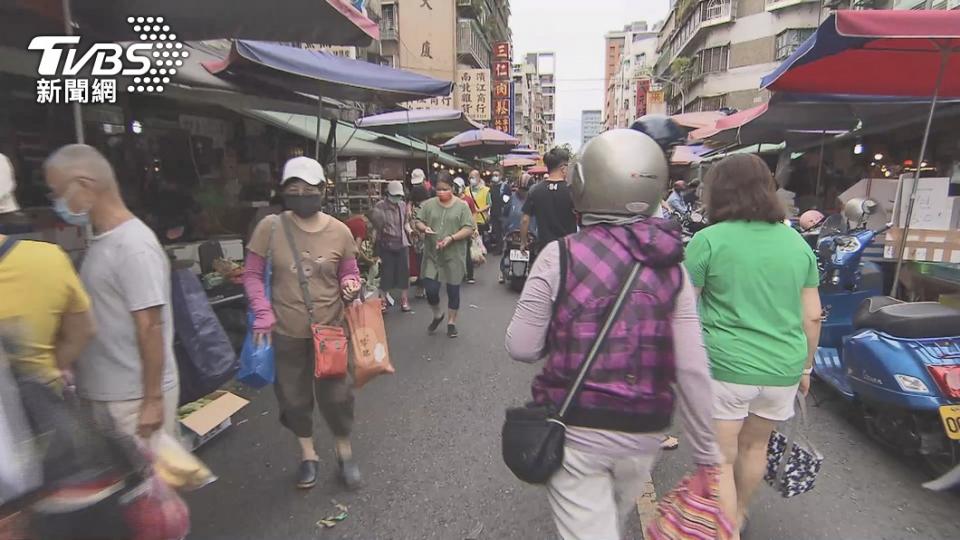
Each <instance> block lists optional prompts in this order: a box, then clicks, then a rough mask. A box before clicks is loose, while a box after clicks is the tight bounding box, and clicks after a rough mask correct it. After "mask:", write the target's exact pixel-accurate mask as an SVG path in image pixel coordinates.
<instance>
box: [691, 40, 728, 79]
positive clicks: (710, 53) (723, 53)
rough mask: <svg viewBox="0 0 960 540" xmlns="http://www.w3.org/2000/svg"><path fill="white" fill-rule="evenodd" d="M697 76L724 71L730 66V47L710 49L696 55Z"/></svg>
mask: <svg viewBox="0 0 960 540" xmlns="http://www.w3.org/2000/svg"><path fill="white" fill-rule="evenodd" d="M697 58H698V61H697V74H698V75H703V74H705V73H716V72H718V71H726V70H727V67H728V66H729V64H730V47H729V46H727V45H724V46H722V47H712V48H710V49H704V50H702V51H700V52H699V53H698V54H697Z"/></svg>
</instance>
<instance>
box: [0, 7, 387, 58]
mask: <svg viewBox="0 0 960 540" xmlns="http://www.w3.org/2000/svg"><path fill="white" fill-rule="evenodd" d="M71 11H72V13H71V14H72V18H73V21H74V23H75V24H76V25H77V26H78V27H79V28H78V31H77V34H78V35H81V36H83V37H84V38H88V39H97V40H101V41H127V40H131V39H134V38H135V36H136V34H135V33H134V31H133V28H132V27H131V23H130V22H129V20H128V19H129V17H131V16H132V17H139V16H144V17H146V16H154V17H157V16H160V17H163V20H162V21H160V22H162V23H163V24H165V25H169V26H170V28H171V31H172V32H175V33H176V35H177V37H178V38H179V39H180V40H181V41H183V40H203V39H217V38H238V39H257V40H265V41H288V42H290V41H294V42H302V43H316V44H323V45H351V46H356V47H365V46H367V45H369V44H370V43H372V42H374V41H378V40H379V39H380V26H379V24H377V23H375V22H373V21H372V20H370V19H369V18H367V16H366V15H364V14H363V13H362V12H360V11H359V10H357V8H356V7H354V6H353V3H352V2H351V1H350V0H272V1H270V2H264V1H263V0H199V1H198V0H163V1H162V2H158V1H156V0H73V1H72V2H71ZM63 18H64V12H63V0H0V21H4V23H0V26H2V27H6V26H7V24H6V23H9V24H11V25H14V26H19V27H23V26H26V27H28V28H29V30H26V31H27V32H32V35H37V34H50V33H52V34H61V33H63V29H64V22H63ZM18 19H19V22H16V21H18Z"/></svg>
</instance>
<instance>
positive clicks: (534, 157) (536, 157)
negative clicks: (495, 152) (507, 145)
mask: <svg viewBox="0 0 960 540" xmlns="http://www.w3.org/2000/svg"><path fill="white" fill-rule="evenodd" d="M502 159H529V160H532V161H540V159H541V158H540V154H536V153H533V154H525V153H521V152H517V151H516V148H514V149H513V150H511V151H510V153H509V154H507V155H505V156H502Z"/></svg>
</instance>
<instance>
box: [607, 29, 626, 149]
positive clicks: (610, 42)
mask: <svg viewBox="0 0 960 540" xmlns="http://www.w3.org/2000/svg"><path fill="white" fill-rule="evenodd" d="M626 41H627V34H626V32H625V31H622V30H621V31H616V32H609V33H607V35H605V36H604V62H603V89H604V94H603V128H604V130H607V129H612V128H613V127H614V119H615V118H616V101H617V100H616V98H617V96H616V87H615V85H614V82H615V81H616V80H617V78H618V77H619V73H620V58H621V56H622V54H623V46H624V45H625V44H626Z"/></svg>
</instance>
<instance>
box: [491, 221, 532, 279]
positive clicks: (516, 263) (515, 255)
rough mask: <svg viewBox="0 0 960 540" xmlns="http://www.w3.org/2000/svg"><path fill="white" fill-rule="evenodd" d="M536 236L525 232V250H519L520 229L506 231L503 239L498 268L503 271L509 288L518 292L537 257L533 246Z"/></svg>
mask: <svg viewBox="0 0 960 540" xmlns="http://www.w3.org/2000/svg"><path fill="white" fill-rule="evenodd" d="M536 239H537V238H536V236H535V235H534V234H533V233H529V232H528V233H527V250H526V251H521V250H520V231H518V230H513V231H510V232H509V233H507V236H505V237H504V239H503V245H504V250H503V257H502V258H501V259H500V270H501V271H502V272H503V279H504V282H505V283H506V284H507V286H508V287H510V290H513V291H516V292H520V291H522V290H523V285H524V284H525V283H526V282H527V276H528V275H529V274H530V268H531V267H532V266H533V260H534V259H536V258H537V254H536V253H535V252H534V248H533V246H534V245H535V244H536Z"/></svg>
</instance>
